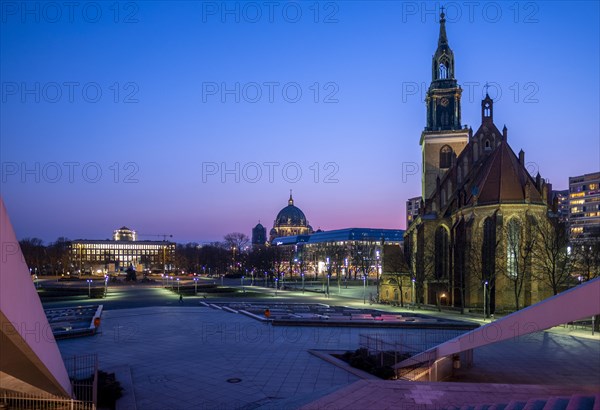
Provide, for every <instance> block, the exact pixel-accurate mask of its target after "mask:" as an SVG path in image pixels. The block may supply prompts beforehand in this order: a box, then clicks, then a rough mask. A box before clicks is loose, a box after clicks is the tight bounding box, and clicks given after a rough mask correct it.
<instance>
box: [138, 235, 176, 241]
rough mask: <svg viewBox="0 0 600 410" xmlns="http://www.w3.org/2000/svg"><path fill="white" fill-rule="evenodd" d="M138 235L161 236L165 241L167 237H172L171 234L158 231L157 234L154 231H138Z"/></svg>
mask: <svg viewBox="0 0 600 410" xmlns="http://www.w3.org/2000/svg"><path fill="white" fill-rule="evenodd" d="M138 236H158V237H162V238H163V241H164V242H166V240H167V238H172V237H173V235H170V234H168V233H158V234H156V233H154V234H152V233H139V234H138Z"/></svg>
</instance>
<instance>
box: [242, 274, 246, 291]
mask: <svg viewBox="0 0 600 410" xmlns="http://www.w3.org/2000/svg"><path fill="white" fill-rule="evenodd" d="M242 292H244V293H246V289H244V276H242Z"/></svg>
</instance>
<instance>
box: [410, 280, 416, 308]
mask: <svg viewBox="0 0 600 410" xmlns="http://www.w3.org/2000/svg"><path fill="white" fill-rule="evenodd" d="M411 281H412V302H413V306H416V305H417V295H416V294H415V282H416V280H415V278H412V280H411Z"/></svg>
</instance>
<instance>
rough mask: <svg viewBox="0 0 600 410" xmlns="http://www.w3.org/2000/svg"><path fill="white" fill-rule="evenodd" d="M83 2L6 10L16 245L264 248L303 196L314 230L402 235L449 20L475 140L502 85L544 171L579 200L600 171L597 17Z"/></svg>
mask: <svg viewBox="0 0 600 410" xmlns="http://www.w3.org/2000/svg"><path fill="white" fill-rule="evenodd" d="M69 4H72V3H69V2H60V1H58V2H50V3H46V2H36V1H31V2H20V1H19V2H12V1H2V2H1V3H0V5H1V10H0V11H1V32H0V34H1V37H0V47H1V49H0V77H1V83H2V96H1V98H2V100H1V112H0V133H1V134H0V136H1V143H0V148H1V149H0V160H1V163H2V167H1V183H2V185H1V193H2V196H3V198H4V201H5V203H6V206H7V209H8V211H9V214H10V216H11V219H12V223H13V225H14V228H15V231H16V233H17V236H18V237H19V238H24V237H33V236H36V237H40V238H42V239H43V240H44V241H53V240H55V239H56V238H57V237H59V236H66V237H68V238H71V239H76V238H86V239H105V238H108V237H110V236H111V234H112V231H113V229H116V228H118V227H120V226H122V225H127V226H129V227H130V228H133V229H136V230H137V231H138V232H139V233H141V234H162V233H168V234H172V235H173V240H175V241H177V242H188V241H197V242H204V241H212V240H221V239H222V237H223V235H225V234H226V233H229V232H233V231H241V232H245V233H246V234H248V235H250V230H251V228H252V227H253V226H254V225H255V224H256V223H257V222H258V220H260V221H261V222H262V223H263V224H264V225H265V226H266V227H267V229H270V228H271V227H272V224H273V220H274V218H275V216H276V215H277V212H278V211H279V210H280V209H281V208H282V207H284V206H285V205H286V204H287V202H286V201H287V199H288V195H289V190H290V189H293V192H294V199H295V201H296V205H297V206H299V207H300V208H301V209H302V210H303V211H304V212H305V214H306V216H307V219H308V220H309V222H310V224H311V225H312V226H313V227H314V228H315V229H317V228H321V229H325V230H328V229H338V228H345V227H372V228H378V227H379V228H396V229H399V228H404V225H405V201H406V199H407V198H410V197H413V196H418V195H420V177H419V175H418V173H417V174H415V175H412V172H410V171H411V170H413V169H414V165H413V164H418V163H419V161H420V156H421V154H420V146H419V137H420V133H421V131H422V129H423V127H424V126H425V104H424V102H423V99H424V93H425V90H426V88H427V87H428V86H429V82H430V81H431V57H432V55H433V53H434V52H435V49H436V47H437V37H438V32H439V24H438V14H439V13H438V11H437V10H438V9H439V7H440V6H441V5H445V6H446V7H447V33H448V38H449V43H450V46H451V48H452V49H453V51H454V55H455V61H456V77H457V79H458V82H459V84H461V85H462V87H463V99H462V112H463V114H462V122H463V124H468V125H470V126H472V127H473V128H474V130H476V129H477V127H478V126H479V124H480V101H481V98H482V93H484V88H483V85H484V84H485V83H486V82H489V83H490V84H492V86H491V87H490V96H491V97H492V98H495V105H494V109H495V112H494V117H495V123H496V125H497V126H498V127H499V128H502V126H503V125H504V124H506V126H507V127H508V141H509V143H510V145H511V146H512V148H513V150H514V151H515V152H518V151H519V150H520V149H523V150H524V151H525V153H526V161H527V162H530V164H529V169H530V170H531V171H533V173H534V174H535V173H537V171H538V170H539V172H540V173H541V175H542V176H543V177H544V178H547V179H549V180H550V182H552V183H553V186H554V188H555V189H564V188H566V187H567V185H568V177H569V176H573V175H579V174H583V173H589V172H594V171H598V170H599V169H600V142H599V140H600V137H599V136H600V129H599V126H600V121H599V112H600V106H599V101H600V84H599V77H600V64H599V54H600V51H599V50H600V44H599V42H600V40H599V39H600V29H599V21H600V10H599V2H597V1H583V2H558V1H552V2H499V1H498V2H493V1H492V2H487V1H481V2H460V1H458V2H447V3H444V2H422V1H417V2H411V1H408V2H400V1H398V2H393V1H382V2H375V1H369V2H367V1H364V2H362V1H340V2H318V3H317V2H313V1H308V2H292V3H286V2H266V1H264V2H263V1H257V2H228V3H223V2H220V1H218V2H195V1H182V2H175V1H170V2H160V1H140V2H121V3H113V2H94V1H90V2H87V1H80V2H75V3H74V4H77V6H70V5H69ZM236 87H237V91H236ZM415 90H416V91H415ZM299 93H301V94H299ZM270 163H273V164H271V165H269V164H270ZM236 164H237V165H236ZM315 165H316V166H315ZM236 166H237V167H238V168H237V169H238V170H237V171H236ZM317 169H319V172H318V173H317V172H316V170H317ZM226 170H230V172H229V173H227V172H223V171H226ZM257 170H260V171H261V173H262V174H260V175H259V174H257ZM270 170H272V171H273V173H272V175H269V171H270ZM403 170H404V172H403ZM298 171H301V175H299V174H298V173H297V172H298ZM236 177H238V178H239V180H238V181H236ZM222 179H224V181H223V180H222ZM141 239H156V238H155V237H142V238H141Z"/></svg>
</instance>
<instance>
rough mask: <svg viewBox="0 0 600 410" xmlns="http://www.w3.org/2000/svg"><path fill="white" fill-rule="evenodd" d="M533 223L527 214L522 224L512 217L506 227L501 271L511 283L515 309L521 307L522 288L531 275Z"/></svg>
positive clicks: (533, 245)
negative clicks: (503, 261)
mask: <svg viewBox="0 0 600 410" xmlns="http://www.w3.org/2000/svg"><path fill="white" fill-rule="evenodd" d="M535 223H536V221H535V220H534V219H533V218H532V217H530V216H529V215H527V216H526V222H525V223H524V224H522V223H521V222H519V221H518V220H517V219H515V218H513V219H511V220H510V221H509V222H508V224H507V227H506V251H507V253H506V266H505V269H504V271H503V273H504V276H505V277H506V278H507V279H508V280H509V281H510V283H511V284H512V290H513V295H514V298H515V310H519V309H520V308H521V303H520V298H521V295H522V293H523V288H524V285H525V283H526V281H527V279H528V278H529V277H530V276H531V268H532V259H533V258H532V256H533V251H534V249H535V246H536V235H535V232H534V230H535V226H534V224H535ZM523 225H524V226H523Z"/></svg>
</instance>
